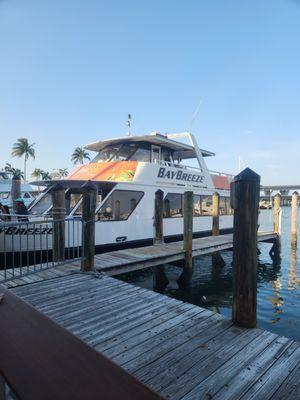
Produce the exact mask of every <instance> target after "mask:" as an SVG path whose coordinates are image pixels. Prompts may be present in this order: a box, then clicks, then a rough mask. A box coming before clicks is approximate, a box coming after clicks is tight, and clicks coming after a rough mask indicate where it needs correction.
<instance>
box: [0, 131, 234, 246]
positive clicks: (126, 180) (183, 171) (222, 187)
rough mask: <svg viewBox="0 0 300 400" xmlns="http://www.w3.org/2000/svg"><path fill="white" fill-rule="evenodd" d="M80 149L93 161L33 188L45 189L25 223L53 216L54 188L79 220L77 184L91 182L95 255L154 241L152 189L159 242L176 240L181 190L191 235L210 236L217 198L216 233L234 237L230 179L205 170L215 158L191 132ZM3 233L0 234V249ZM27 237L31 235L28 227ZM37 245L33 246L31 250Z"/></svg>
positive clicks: (180, 224)
mask: <svg viewBox="0 0 300 400" xmlns="http://www.w3.org/2000/svg"><path fill="white" fill-rule="evenodd" d="M186 141H188V143H186ZM85 149H86V150H88V151H91V152H95V153H96V155H95V157H94V158H93V159H92V160H91V161H90V162H89V163H87V164H84V165H79V166H77V167H76V168H75V169H74V170H73V171H72V172H71V173H70V174H69V176H68V177H67V178H66V179H63V180H62V179H61V180H57V181H55V180H52V181H43V182H38V181H37V182H32V183H31V184H33V185H41V184H43V186H46V189H45V190H44V192H43V193H42V194H41V195H40V196H39V197H38V198H37V199H36V200H35V201H34V202H33V203H32V205H31V206H30V207H29V209H28V212H29V220H30V221H34V220H35V219H37V218H38V219H39V220H40V219H41V217H43V218H48V217H49V216H51V211H52V200H51V188H52V187H53V185H55V184H57V183H59V184H60V185H61V186H63V188H64V189H65V196H66V213H67V216H68V218H71V219H72V218H75V219H76V218H78V217H80V216H81V208H82V199H81V190H82V186H83V184H84V183H86V182H87V181H91V182H92V183H94V184H95V185H96V186H97V189H98V196H97V207H96V215H95V220H96V224H95V251H96V253H101V252H105V251H110V250H115V249H121V248H126V247H135V246H143V245H148V244H151V243H153V230H154V228H153V214H154V198H155V192H156V191H157V190H158V189H160V190H162V191H163V193H164V221H163V229H164V240H165V242H170V241H175V240H180V239H182V236H183V235H182V233H183V194H184V192H185V191H187V190H191V191H193V192H194V200H193V201H194V218H193V235H194V237H200V236H206V235H210V234H211V229H212V194H213V193H214V192H218V193H219V195H220V233H221V234H222V233H228V232H231V231H232V226H233V211H232V209H231V206H230V182H231V181H232V178H233V176H232V175H230V174H226V173H221V172H215V171H209V170H208V168H207V165H206V162H205V159H206V158H207V157H212V156H214V155H215V154H214V153H213V152H211V151H208V150H203V149H200V148H199V147H198V144H197V141H196V139H195V137H194V135H192V134H191V133H189V132H184V133H177V134H165V135H162V134H160V133H157V132H153V133H150V134H147V135H139V136H138V135H130V136H123V137H119V138H112V139H108V140H101V141H96V142H93V143H90V144H87V145H86V146H85ZM18 233H20V232H18ZM49 233H50V234H49ZM3 234H4V232H0V250H1V246H2V247H3ZM1 235H2V239H1ZM26 235H30V236H32V233H31V231H30V230H29V229H28V230H27V232H26V233H25V234H24V236H26ZM70 235H72V232H71V233H70V232H68V231H67V228H66V237H67V239H66V245H67V244H68V243H74V238H73V239H72V240H70ZM79 236H80V235H79ZM79 236H78V237H79ZM47 237H48V238H49V240H50V241H49V243H46V244H45V240H41V241H40V242H41V243H43V244H42V245H43V246H44V247H45V246H46V245H47V248H51V243H52V242H51V232H50V231H48V232H47ZM24 240H25V239H24ZM30 240H31V239H30ZM30 240H29V241H30ZM27 242H28V238H27ZM1 243H2V244H1ZM6 245H8V240H6ZM29 246H30V244H29ZM38 246H39V243H35V249H38ZM30 250H32V249H30ZM6 251H7V249H6Z"/></svg>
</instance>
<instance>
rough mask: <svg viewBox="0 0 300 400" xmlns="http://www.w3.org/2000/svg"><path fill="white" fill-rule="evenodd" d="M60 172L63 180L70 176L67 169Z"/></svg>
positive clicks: (61, 169)
mask: <svg viewBox="0 0 300 400" xmlns="http://www.w3.org/2000/svg"><path fill="white" fill-rule="evenodd" d="M58 172H59V175H60V177H61V178H65V177H66V176H68V175H69V172H68V169H67V168H60V169H59V170H58Z"/></svg>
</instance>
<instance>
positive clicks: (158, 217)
mask: <svg viewBox="0 0 300 400" xmlns="http://www.w3.org/2000/svg"><path fill="white" fill-rule="evenodd" d="M163 213H164V192H163V191H162V190H160V189H158V190H157V191H156V192H155V201H154V240H153V242H154V244H162V243H163V241H164V237H163Z"/></svg>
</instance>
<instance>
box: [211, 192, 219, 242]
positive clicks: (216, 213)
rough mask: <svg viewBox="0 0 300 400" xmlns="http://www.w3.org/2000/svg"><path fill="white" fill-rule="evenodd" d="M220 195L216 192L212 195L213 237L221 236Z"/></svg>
mask: <svg viewBox="0 0 300 400" xmlns="http://www.w3.org/2000/svg"><path fill="white" fill-rule="evenodd" d="M219 215H220V195H219V193H217V192H215V193H214V194H213V195H212V235H213V236H218V235H219V234H220V223H219Z"/></svg>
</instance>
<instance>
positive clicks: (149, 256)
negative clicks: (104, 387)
mask: <svg viewBox="0 0 300 400" xmlns="http://www.w3.org/2000/svg"><path fill="white" fill-rule="evenodd" d="M276 238H277V234H276V233H273V232H259V233H258V238H257V241H258V242H272V241H273V240H274V239H276ZM232 247H233V234H226V235H219V236H207V237H202V238H198V239H193V250H192V251H193V253H192V254H193V257H197V256H200V255H204V254H211V253H214V252H216V251H221V250H227V249H232ZM185 253H186V252H185V250H184V246H183V242H182V241H177V242H173V243H163V244H160V245H153V246H146V247H138V248H134V249H126V250H117V251H111V252H109V253H103V254H98V255H96V256H95V270H96V271H98V272H104V273H105V274H106V275H109V276H114V275H118V274H120V273H125V272H130V271H136V270H139V269H143V268H149V267H155V266H158V265H162V264H167V263H172V262H175V261H180V260H183V259H184V258H185Z"/></svg>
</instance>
